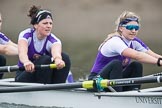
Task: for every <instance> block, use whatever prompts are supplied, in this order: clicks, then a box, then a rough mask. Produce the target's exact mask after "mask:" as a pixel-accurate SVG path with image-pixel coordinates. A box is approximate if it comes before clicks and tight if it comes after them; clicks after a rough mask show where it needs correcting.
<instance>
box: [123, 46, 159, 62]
mask: <svg viewBox="0 0 162 108" xmlns="http://www.w3.org/2000/svg"><path fill="white" fill-rule="evenodd" d="M122 55H124V56H127V57H130V58H132V59H135V60H137V61H140V62H143V63H150V64H157V61H158V58H155V57H154V56H151V55H149V54H147V53H144V52H139V51H136V50H134V49H131V48H126V49H125V50H124V51H123V52H122ZM161 65H162V63H161Z"/></svg>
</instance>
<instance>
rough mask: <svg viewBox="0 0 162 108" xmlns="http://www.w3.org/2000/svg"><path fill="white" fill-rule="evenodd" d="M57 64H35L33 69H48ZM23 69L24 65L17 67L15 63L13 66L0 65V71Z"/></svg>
mask: <svg viewBox="0 0 162 108" xmlns="http://www.w3.org/2000/svg"><path fill="white" fill-rule="evenodd" d="M56 67H57V66H56V64H47V65H35V70H39V69H44V68H50V69H55V68H56ZM18 70H20V71H23V70H25V67H24V66H23V67H19V66H17V65H15V66H3V67H0V73H3V72H14V71H18Z"/></svg>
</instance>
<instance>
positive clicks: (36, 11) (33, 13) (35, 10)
mask: <svg viewBox="0 0 162 108" xmlns="http://www.w3.org/2000/svg"><path fill="white" fill-rule="evenodd" d="M28 16H29V17H30V18H31V22H30V23H31V24H32V25H34V24H38V23H39V22H40V21H41V20H43V19H46V18H51V19H52V14H51V12H50V11H48V10H45V9H41V7H40V6H39V7H37V6H35V5H33V6H32V7H31V8H30V10H29V14H28Z"/></svg>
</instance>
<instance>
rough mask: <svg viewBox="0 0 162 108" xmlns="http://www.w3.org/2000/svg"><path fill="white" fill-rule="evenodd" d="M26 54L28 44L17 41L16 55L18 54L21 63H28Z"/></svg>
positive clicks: (23, 41)
mask: <svg viewBox="0 0 162 108" xmlns="http://www.w3.org/2000/svg"><path fill="white" fill-rule="evenodd" d="M27 52H28V43H27V42H26V41H25V40H23V39H22V40H19V41H18V53H19V59H20V61H21V62H22V63H25V62H28V61H29V58H28V55H27Z"/></svg>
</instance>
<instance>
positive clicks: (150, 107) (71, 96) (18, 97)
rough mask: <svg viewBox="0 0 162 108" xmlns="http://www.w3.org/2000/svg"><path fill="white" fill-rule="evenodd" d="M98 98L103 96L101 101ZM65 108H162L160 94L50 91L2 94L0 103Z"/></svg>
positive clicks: (161, 95)
mask: <svg viewBox="0 0 162 108" xmlns="http://www.w3.org/2000/svg"><path fill="white" fill-rule="evenodd" d="M98 96H101V98H100V99H99V98H98ZM4 102H5V103H14V104H24V105H29V106H47V107H52V106H57V107H65V108H109V107H112V108H161V106H162V94H161V93H160V92H142V93H141V92H136V91H133V92H125V93H124V92H122V93H117V92H116V93H96V94H95V93H92V92H87V91H84V90H79V91H78V90H77V91H76V90H75V91H74V90H50V91H35V92H20V93H0V103H4Z"/></svg>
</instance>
